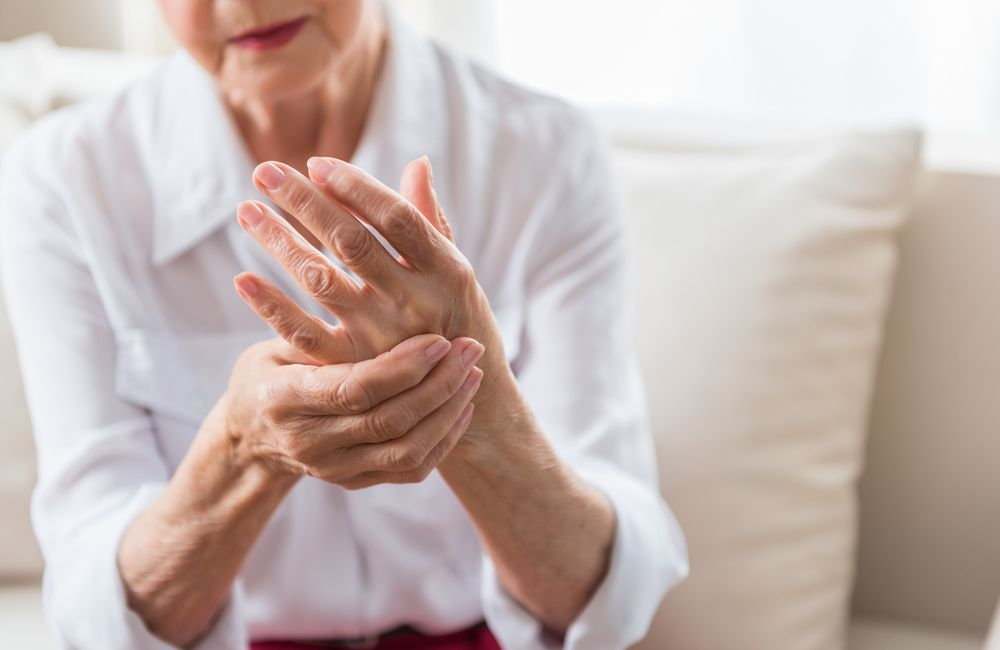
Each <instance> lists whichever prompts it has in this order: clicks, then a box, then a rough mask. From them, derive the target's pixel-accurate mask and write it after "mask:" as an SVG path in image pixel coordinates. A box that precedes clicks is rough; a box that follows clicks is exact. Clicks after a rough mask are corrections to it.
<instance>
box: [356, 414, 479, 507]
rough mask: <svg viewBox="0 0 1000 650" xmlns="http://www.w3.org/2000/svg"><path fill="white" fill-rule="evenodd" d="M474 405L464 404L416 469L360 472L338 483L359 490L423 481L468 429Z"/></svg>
mask: <svg viewBox="0 0 1000 650" xmlns="http://www.w3.org/2000/svg"><path fill="white" fill-rule="evenodd" d="M475 406H476V405H475V404H474V403H472V402H470V403H468V404H467V405H466V406H465V409H464V410H463V411H462V414H461V415H459V416H458V420H456V421H455V424H453V425H452V427H451V430H450V431H448V433H447V435H445V437H444V438H443V439H442V440H441V442H439V443H438V444H437V445H435V447H434V449H433V450H431V453H429V454H428V455H427V457H426V458H424V462H423V463H421V465H420V467H418V468H417V469H415V470H412V471H409V472H379V471H370V472H362V473H361V474H359V475H357V476H356V477H354V478H352V479H351V480H349V481H341V483H340V485H341V486H342V487H344V488H347V489H348V490H359V489H362V488H366V487H371V486H373V485H379V484H382V483H419V482H421V481H423V480H424V479H426V478H427V477H428V476H429V475H430V473H431V472H432V471H434V469H435V468H436V467H437V466H438V465H440V464H441V461H443V460H444V459H445V458H447V456H448V454H450V453H451V450H452V449H454V448H455V445H456V444H458V441H459V440H461V439H462V436H463V435H465V432H466V431H467V430H468V429H469V423H470V422H472V412H473V410H474V408H475Z"/></svg>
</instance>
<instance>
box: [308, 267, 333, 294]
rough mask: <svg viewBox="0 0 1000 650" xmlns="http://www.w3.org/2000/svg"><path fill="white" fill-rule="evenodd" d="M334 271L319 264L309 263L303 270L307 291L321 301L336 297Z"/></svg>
mask: <svg viewBox="0 0 1000 650" xmlns="http://www.w3.org/2000/svg"><path fill="white" fill-rule="evenodd" d="M334 273H335V272H334V270H333V269H332V268H330V267H327V266H323V265H321V264H317V263H309V264H307V265H306V266H305V268H304V269H303V270H302V277H303V279H304V280H305V283H306V289H307V290H308V291H309V293H311V294H312V295H313V296H314V297H315V298H317V299H319V300H329V299H332V298H333V297H334V293H335V291H334V289H335V287H336V278H335V275H334Z"/></svg>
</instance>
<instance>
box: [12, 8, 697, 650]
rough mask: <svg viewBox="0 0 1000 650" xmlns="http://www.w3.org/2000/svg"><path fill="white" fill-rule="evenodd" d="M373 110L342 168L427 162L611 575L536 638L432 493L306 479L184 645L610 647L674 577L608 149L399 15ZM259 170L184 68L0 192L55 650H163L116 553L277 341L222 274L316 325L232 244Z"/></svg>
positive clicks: (151, 82)
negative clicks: (220, 604) (459, 638)
mask: <svg viewBox="0 0 1000 650" xmlns="http://www.w3.org/2000/svg"><path fill="white" fill-rule="evenodd" d="M372 111H373V112H372V113H371V115H370V117H369V120H368V122H367V126H366V128H365V133H364V134H363V137H362V139H361V143H360V146H359V149H358V151H357V153H356V155H355V157H354V159H353V161H352V162H354V163H355V164H357V165H359V166H360V167H362V168H365V169H367V170H369V171H370V172H371V173H372V174H373V175H374V176H376V177H377V178H379V179H381V180H382V181H383V182H385V183H387V184H389V185H390V186H393V187H395V186H397V185H398V179H399V176H400V173H401V171H402V169H403V166H404V165H405V164H406V162H407V161H409V160H411V159H413V158H416V157H418V156H420V155H423V154H428V155H429V156H430V158H431V160H432V161H433V163H434V168H435V179H436V186H437V190H438V194H439V196H440V200H441V202H442V204H443V206H444V208H445V210H446V212H447V214H448V216H449V219H450V221H451V224H452V226H453V228H454V232H455V237H456V240H457V243H458V246H459V247H460V248H461V249H462V251H464V252H465V254H466V256H467V257H468V258H469V259H470V261H471V262H472V264H473V266H474V267H475V268H476V270H477V275H478V278H479V281H480V283H481V284H482V285H483V287H484V289H485V291H486V293H487V295H488V296H489V299H490V303H491V304H492V306H493V307H494V310H495V312H496V315H497V318H498V321H499V323H500V326H501V329H502V335H503V340H504V344H505V346H506V351H507V353H508V356H509V360H510V363H511V366H512V368H513V369H514V371H515V373H516V376H517V379H518V382H519V383H520V385H521V387H522V389H523V392H524V394H525V395H526V397H527V399H528V400H529V403H530V405H531V407H532V408H533V409H534V412H535V414H536V416H537V419H538V421H539V423H540V425H541V427H542V430H543V431H544V432H545V434H546V435H547V436H548V437H549V438H550V439H551V440H552V442H553V444H554V446H555V447H556V449H557V450H558V452H559V453H560V454H561V455H562V457H563V458H564V459H566V461H567V462H569V463H570V464H571V465H572V466H573V467H574V468H575V470H576V471H577V472H578V473H579V475H580V476H581V477H583V478H584V479H585V480H587V481H589V482H590V483H591V484H592V485H594V486H595V487H597V488H598V489H600V490H602V491H603V492H604V493H605V494H606V495H607V497H608V498H609V500H610V501H611V503H612V504H613V506H614V510H615V512H616V516H617V529H616V537H615V543H614V550H613V553H612V558H611V563H610V569H609V571H608V573H607V576H606V577H605V579H604V581H603V583H602V584H601V586H600V587H599V589H598V591H597V592H596V594H595V595H594V597H593V598H592V600H591V601H590V603H589V604H588V605H587V607H586V609H585V610H584V611H583V612H582V614H581V615H580V616H579V618H578V619H577V620H576V622H575V623H573V625H572V626H571V628H570V630H569V632H568V634H567V635H566V637H565V640H564V641H563V642H561V643H560V642H556V641H553V640H552V639H550V638H548V637H546V636H545V635H544V634H543V633H542V630H541V626H540V625H539V623H538V622H537V621H536V620H535V619H534V618H533V617H532V616H531V615H530V614H529V613H528V612H527V611H526V610H525V609H523V608H522V607H521V606H520V605H519V604H518V603H517V602H516V601H514V600H513V598H512V597H511V596H510V595H508V594H507V593H505V591H504V589H503V587H502V586H501V585H500V583H499V582H498V580H497V577H496V574H495V571H494V567H493V565H492V563H491V562H490V559H489V557H488V556H486V555H485V554H484V552H483V550H482V549H481V547H480V545H479V543H478V541H477V538H476V536H475V534H474V531H473V529H472V527H471V525H470V523H469V521H468V518H467V516H466V514H465V512H464V511H463V509H462V507H461V506H460V504H459V503H458V501H457V500H456V498H455V497H454V495H453V494H452V493H451V492H450V491H449V489H448V488H447V486H446V485H445V483H444V482H443V480H442V479H441V478H440V476H439V475H438V474H437V473H433V474H432V475H431V476H430V477H429V478H428V479H427V480H426V481H424V482H423V483H420V484H416V485H381V486H376V487H373V488H370V489H367V490H361V491H355V492H350V491H345V490H344V489H342V488H340V487H337V486H335V485H330V484H327V483H323V482H321V481H318V480H315V479H311V478H306V479H304V480H302V481H300V482H299V483H298V485H297V486H296V487H295V488H294V489H293V490H292V492H291V493H290V494H289V496H288V498H287V499H286V500H285V502H284V503H283V504H282V505H281V507H280V508H279V509H278V510H277V512H276V513H275V515H274V517H273V519H272V520H271V521H270V523H269V524H268V525H267V527H266V528H265V530H264V531H263V534H262V535H261V537H260V538H259V539H258V541H257V543H256V545H255V546H254V547H253V549H252V551H251V552H250V555H249V557H248V559H247V561H246V564H245V566H244V568H243V570H242V572H241V574H240V576H239V578H238V580H237V581H236V583H235V585H234V587H233V590H232V594H231V597H230V599H229V601H228V603H227V605H226V606H225V609H224V610H223V612H222V615H221V616H220V617H219V619H218V621H217V622H216V624H215V625H214V627H213V628H212V630H211V631H210V632H209V633H208V635H207V636H206V637H205V638H204V640H203V641H202V642H201V643H200V644H199V646H198V647H199V648H244V647H246V645H247V643H248V640H249V639H264V638H331V637H357V636H363V635H368V634H373V633H378V632H380V631H385V630H388V629H391V628H394V627H397V626H399V625H402V624H409V625H411V626H413V627H415V628H417V629H420V630H422V631H425V632H428V633H443V632H446V631H451V630H455V629H458V628H462V627H465V626H469V625H471V624H474V623H475V622H477V621H479V620H481V619H483V618H485V619H486V621H487V623H488V624H489V626H490V628H491V629H492V630H493V632H494V634H495V635H496V637H497V639H498V640H499V641H500V643H501V644H502V645H503V647H505V648H511V649H513V650H532V649H535V648H556V647H563V648H568V649H574V650H613V649H614V648H623V647H625V646H627V645H629V644H631V643H632V642H635V641H636V640H638V639H640V638H641V637H642V636H643V635H644V634H645V631H646V629H647V627H648V626H649V623H650V621H651V619H652V617H653V614H654V612H655V610H656V608H657V605H658V604H659V602H660V600H661V598H662V597H663V595H664V593H665V592H666V591H667V590H668V589H669V588H670V587H671V586H672V585H674V584H675V583H677V582H678V581H679V580H680V579H682V578H683V577H684V576H685V575H686V573H687V560H686V551H685V548H684V541H683V538H682V536H681V533H680V532H679V529H678V526H677V523H676V522H675V520H674V518H673V516H672V515H671V513H670V511H669V510H668V509H667V507H666V506H665V504H664V503H663V502H662V500H661V498H660V496H659V494H658V490H657V477H656V470H655V465H654V455H653V447H652V443H651V438H650V435H649V432H648V428H647V424H646V419H645V414H644V398H643V391H642V386H641V383H640V379H639V373H638V370H637V363H636V359H635V356H634V354H633V352H632V349H631V345H630V334H629V329H628V327H629V326H628V318H627V313H628V311H629V307H628V300H627V297H626V296H627V293H628V292H627V279H626V266H627V259H626V251H625V248H624V241H625V236H624V232H623V220H622V215H621V212H620V209H619V205H618V203H617V202H616V196H615V194H614V192H613V189H612V184H611V180H610V178H609V170H608V161H607V156H606V153H605V151H604V150H603V148H602V146H601V145H600V143H599V139H598V138H597V136H596V135H595V133H594V130H593V129H592V128H591V127H590V126H589V124H588V123H587V122H586V120H584V119H583V118H581V116H580V114H578V113H577V112H575V111H573V110H572V109H570V108H568V107H567V106H566V105H564V104H563V103H561V102H558V101H555V100H553V99H550V98H547V97H542V96H539V95H537V94H533V93H530V92H527V91H525V90H522V89H520V88H517V87H515V86H512V85H510V84H509V83H507V82H504V81H502V80H500V79H498V78H497V77H495V76H494V75H492V74H490V73H488V72H486V71H484V70H482V69H480V68H477V67H475V66H473V65H471V64H469V63H467V62H465V61H463V60H461V59H458V58H456V57H454V56H453V55H452V54H449V53H448V52H445V51H442V50H441V49H439V48H438V47H436V46H434V45H432V44H431V43H429V42H427V41H425V40H423V39H422V38H420V37H418V36H416V35H415V34H413V33H412V32H410V31H409V30H408V29H407V28H406V27H405V26H403V25H401V24H399V22H398V20H397V18H395V17H393V16H392V15H391V14H390V46H389V52H388V54H387V57H386V63H385V67H384V69H383V73H382V75H381V78H380V80H379V83H378V86H377V89H376V94H375V99H374V104H373V108H372ZM253 164H254V163H253V161H252V160H251V159H250V157H249V155H248V153H247V151H246V149H245V148H244V146H243V144H242V142H241V140H240V138H239V136H238V133H237V131H236V130H235V128H234V126H233V125H232V122H231V121H230V118H229V116H228V114H227V112H226V110H225V108H224V106H223V105H222V103H221V102H220V98H219V96H218V94H217V92H216V90H215V88H214V86H213V81H212V79H211V78H210V77H209V76H208V75H207V74H206V73H205V72H204V71H202V70H201V69H200V68H199V67H198V66H197V65H196V64H195V63H194V61H193V60H192V59H191V58H190V57H189V56H187V55H185V54H180V55H177V56H176V57H174V58H173V59H172V60H171V61H169V62H168V63H167V64H165V65H163V66H162V67H161V68H159V69H158V70H157V71H156V72H155V73H154V74H152V75H150V76H149V77H148V78H145V79H143V80H141V81H139V82H137V83H135V84H133V85H131V86H129V87H128V88H126V89H125V90H123V91H121V92H119V93H118V94H116V95H115V96H112V97H109V98H104V99H100V100H96V101H91V102H89V103H86V104H82V105H78V106H74V107H72V108H70V109H67V110H63V111H60V112H59V113H57V114H55V115H52V116H50V117H48V118H46V119H44V120H43V121H42V122H40V123H39V124H38V125H37V126H36V127H35V128H33V129H32V131H31V132H30V133H29V134H28V135H27V136H26V137H24V138H23V139H22V140H20V142H19V143H18V144H17V145H15V147H13V148H12V149H11V151H10V153H9V155H8V156H7V157H6V158H5V160H4V165H3V167H2V169H0V210H2V211H0V215H2V218H0V227H2V229H0V245H2V247H0V261H2V272H3V286H4V290H5V293H6V297H7V300H8V309H9V313H10V318H11V322H12V324H13V328H14V331H15V334H16V338H17V345H18V350H19V354H20V359H21V365H22V368H23V376H24V382H25V385H26V390H27V393H28V399H29V403H30V408H31V413H32V417H33V424H34V430H35V439H36V443H37V448H38V458H39V481H38V485H37V487H36V490H35V494H34V499H33V504H32V515H33V521H34V526H35V530H36V532H37V535H38V538H39V541H40V544H41V547H42V550H43V553H44V555H45V559H46V563H47V564H46V570H45V579H44V601H45V608H46V614H47V618H48V620H49V622H50V626H51V628H52V631H53V633H54V634H55V635H56V636H57V638H58V640H59V642H60V643H61V645H62V646H64V647H73V648H101V649H110V648H130V649H137V650H143V649H153V648H166V647H169V646H168V645H167V644H165V643H163V642H162V641H160V640H159V639H157V638H155V637H154V636H152V635H151V634H150V633H149V632H148V631H147V630H146V629H145V627H144V625H143V623H142V621H141V620H140V619H139V618H138V616H136V615H135V614H134V613H133V612H132V611H131V610H129V608H128V606H127V605H126V601H125V592H124V588H123V586H122V584H121V580H120V576H119V574H118V570H117V565H116V551H117V547H118V543H119V540H120V538H121V536H122V534H123V532H124V530H125V528H126V527H127V526H128V524H129V523H130V521H131V520H133V518H135V517H136V515H137V514H138V513H139V512H141V511H142V510H143V509H145V508H146V507H147V506H148V505H149V504H150V503H151V502H152V501H153V500H154V499H155V498H156V496H157V494H158V493H159V492H160V490H161V489H163V486H164V485H165V483H166V482H167V481H168V479H169V478H170V476H171V473H172V472H173V471H174V469H175V468H176V467H177V465H178V464H179V463H180V461H181V458H182V457H183V456H184V454H185V452H186V451H187V449H188V446H189V445H190V444H191V441H192V439H193V437H194V435H195V433H196V432H197V430H198V428H199V424H200V423H201V421H202V419H203V418H204V417H205V416H206V414H207V413H208V411H209V409H210V408H211V406H212V405H213V403H214V402H215V401H216V399H217V398H218V397H219V396H220V395H221V394H222V392H223V390H224V389H225V387H226V385H227V379H228V375H229V372H230V369H231V368H232V366H233V363H234V361H235V360H236V358H237V356H238V355H239V354H240V352H241V351H242V350H243V349H245V348H246V347H247V346H248V345H249V344H251V343H253V342H255V341H258V340H262V339H265V338H270V337H272V336H273V333H272V332H271V331H270V330H269V329H267V327H266V326H265V325H263V324H262V323H261V322H260V321H259V320H258V319H257V317H256V316H255V315H254V314H253V313H252V312H251V311H250V310H249V309H248V308H247V306H246V305H245V304H244V303H243V301H242V300H240V298H239V297H238V296H237V295H236V293H235V291H234V289H233V285H232V278H233V276H234V275H236V274H238V273H240V272H241V271H245V270H250V271H254V272H256V273H259V274H261V275H263V276H265V277H267V278H269V279H271V280H272V281H273V282H275V283H276V284H277V285H278V286H279V287H281V288H283V289H284V290H285V291H286V292H287V293H288V295H289V296H291V297H292V298H294V299H296V300H297V301H298V302H299V303H300V304H302V305H303V306H305V307H306V308H307V309H308V310H309V311H311V312H312V313H314V314H316V315H318V316H321V317H324V318H327V319H328V320H331V321H333V317H332V316H330V315H329V314H328V313H327V312H325V311H324V310H323V309H322V308H321V307H320V306H319V305H318V304H317V303H316V302H314V301H313V300H311V299H310V298H309V297H308V296H307V295H306V294H305V293H304V292H303V291H302V290H301V289H299V288H298V287H297V286H296V285H295V284H294V283H293V282H292V281H291V280H290V279H289V278H288V277H287V276H286V274H285V272H284V271H283V270H282V269H281V268H280V267H279V266H278V265H277V263H276V262H275V261H273V260H272V259H271V258H270V257H269V256H268V255H267V254H266V253H265V252H263V250H262V249H260V248H259V247H258V246H257V245H256V244H255V243H254V242H253V241H252V240H251V239H250V237H249V236H248V235H246V234H245V233H244V232H243V231H242V229H241V228H240V227H239V226H238V224H237V223H236V220H235V206H236V205H237V203H238V202H240V201H242V200H244V199H248V198H253V197H257V198H262V197H261V196H259V194H258V192H257V190H256V189H255V188H254V186H253V184H252V182H251V171H252V169H253Z"/></svg>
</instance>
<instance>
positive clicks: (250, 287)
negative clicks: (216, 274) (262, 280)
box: [234, 276, 260, 298]
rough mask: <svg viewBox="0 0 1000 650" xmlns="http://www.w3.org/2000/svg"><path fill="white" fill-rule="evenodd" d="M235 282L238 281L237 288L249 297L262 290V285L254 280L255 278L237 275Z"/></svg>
mask: <svg viewBox="0 0 1000 650" xmlns="http://www.w3.org/2000/svg"><path fill="white" fill-rule="evenodd" d="M234 282H235V283H236V290H237V291H239V292H240V294H242V295H243V296H245V297H247V298H252V297H253V296H256V295H257V292H258V291H260V285H258V284H257V283H256V282H254V280H253V278H248V277H246V276H242V277H237V278H235V279H234Z"/></svg>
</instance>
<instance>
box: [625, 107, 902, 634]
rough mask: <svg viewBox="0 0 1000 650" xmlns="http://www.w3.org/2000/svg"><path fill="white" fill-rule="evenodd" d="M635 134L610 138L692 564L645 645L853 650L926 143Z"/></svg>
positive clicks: (657, 431) (663, 441) (850, 137)
mask: <svg viewBox="0 0 1000 650" xmlns="http://www.w3.org/2000/svg"><path fill="white" fill-rule="evenodd" d="M628 130H629V131H630V133H629V132H626V133H624V134H623V133H622V131H620V130H615V129H614V128H611V132H612V137H613V139H616V140H617V143H618V146H617V148H616V161H617V168H618V171H619V173H620V175H621V179H622V184H623V187H624V189H625V191H626V192H625V193H626V199H627V204H628V206H629V208H630V210H631V215H632V219H633V222H632V223H633V230H634V232H633V239H634V243H633V246H634V251H635V256H636V262H635V267H636V284H637V287H636V291H637V297H636V301H637V309H638V314H637V318H636V323H637V336H638V342H637V345H638V348H639V351H640V354H641V357H642V362H643V365H644V372H645V376H646V380H647V389H648V392H649V397H650V404H651V416H652V421H653V428H654V435H655V437H656V441H657V447H658V453H659V458H660V463H659V467H660V474H661V481H662V487H663V493H664V496H665V498H666V499H667V500H668V502H669V503H670V505H671V506H672V507H673V508H674V510H675V512H676V513H677V515H678V518H679V520H680V522H681V525H682V527H683V528H684V531H685V534H686V535H687V538H688V542H689V545H690V555H691V577H690V578H689V579H688V580H687V581H686V582H685V583H684V584H682V585H681V586H680V587H679V588H678V589H676V590H675V591H674V592H672V593H671V594H670V595H668V597H667V599H666V601H665V603H664V606H663V607H662V608H661V611H660V614H659V616H658V618H657V620H656V622H655V623H654V628H653V631H652V632H651V634H650V636H649V638H648V639H647V641H646V642H645V643H644V644H642V645H641V646H639V647H641V648H646V649H648V650H654V649H656V650H661V649H662V648H683V649H684V650H700V649H705V650H719V649H724V648H740V649H741V650H774V649H776V648H811V649H817V650H823V649H833V648H843V644H844V642H845V638H846V623H847V619H848V600H849V596H850V587H851V582H852V576H853V559H854V558H853V551H854V544H855V537H856V531H855V519H856V510H857V505H856V497H855V487H856V486H855V483H856V479H857V477H858V474H859V472H860V469H861V465H862V453H863V449H864V433H865V429H866V426H865V425H866V414H867V410H868V404H869V400H870V397H871V392H872V384H873V375H874V369H875V366H876V358H877V355H878V351H879V343H880V332H881V329H882V325H883V318H884V315H885V312H886V308H887V299H888V296H889V293H890V288H891V281H892V277H893V270H894V268H895V263H896V247H895V244H894V237H895V235H896V232H897V229H898V228H899V226H900V225H901V223H902V222H903V221H904V219H905V215H906V214H907V204H908V197H909V190H910V186H911V182H912V178H913V176H914V172H915V171H916V169H917V160H918V152H919V136H918V134H917V133H915V132H912V131H898V132H897V131H892V132H878V133H865V134H831V133H826V134H815V133H794V132H788V134H786V135H782V136H780V137H771V136H766V137H765V136H762V135H760V134H759V133H756V132H745V133H739V134H732V133H730V134H720V132H719V131H718V129H717V128H714V127H713V128H711V129H700V128H689V127H684V126H677V125H671V126H666V127H662V126H661V127H660V128H659V135H650V132H649V130H648V128H644V129H643V130H641V131H638V132H637V131H635V123H634V122H632V123H630V124H629V125H628ZM635 133H639V136H638V137H631V135H634V134H635Z"/></svg>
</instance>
